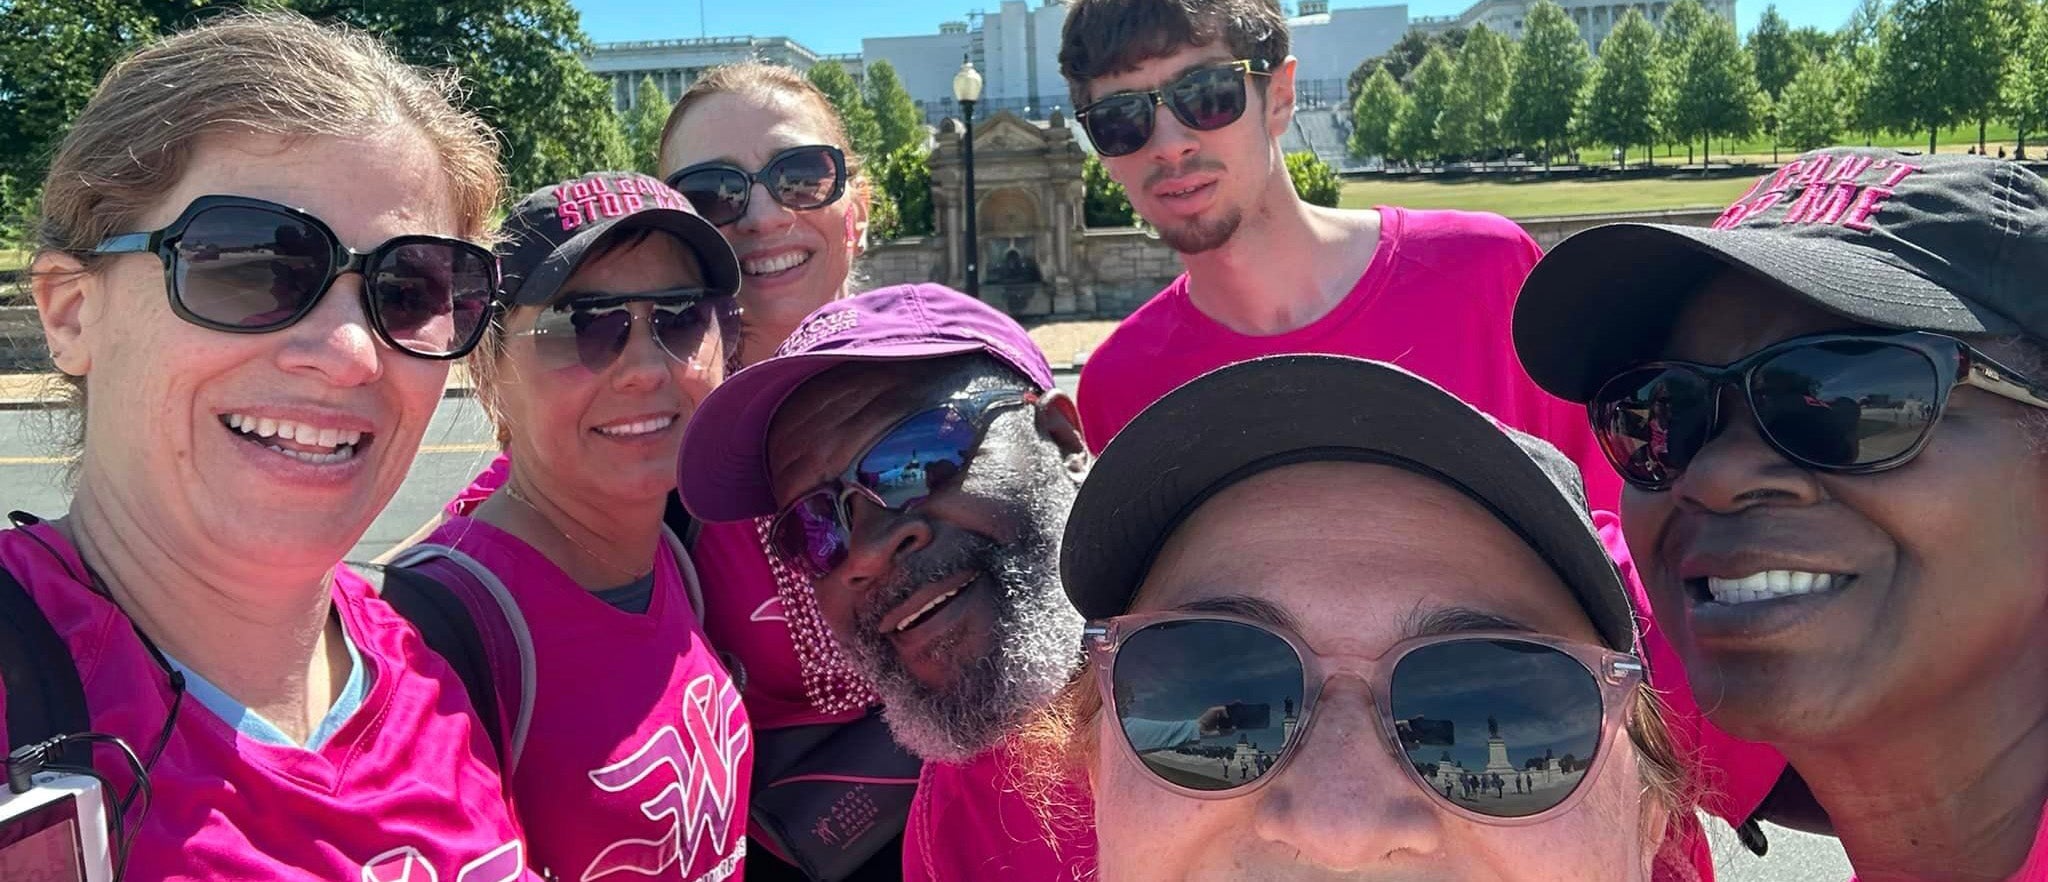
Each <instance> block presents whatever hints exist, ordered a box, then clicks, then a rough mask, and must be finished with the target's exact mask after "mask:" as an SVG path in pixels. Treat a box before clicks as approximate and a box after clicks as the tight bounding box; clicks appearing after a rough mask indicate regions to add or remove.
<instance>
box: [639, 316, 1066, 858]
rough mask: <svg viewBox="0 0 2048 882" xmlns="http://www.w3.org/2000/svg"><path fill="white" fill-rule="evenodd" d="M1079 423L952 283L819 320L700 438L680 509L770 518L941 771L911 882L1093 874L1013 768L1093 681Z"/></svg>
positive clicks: (736, 383) (1001, 320) (1011, 341)
mask: <svg viewBox="0 0 2048 882" xmlns="http://www.w3.org/2000/svg"><path fill="white" fill-rule="evenodd" d="M1078 427H1079V419H1078V416H1077V414H1076V412H1075V408H1074V403H1073V400H1072V399H1071V398H1069V397H1068V396H1067V395H1066V394H1065V393H1063V392H1061V391H1059V390H1058V389H1056V388H1054V386H1053V378H1052V369H1051V368H1050V366H1048V365H1047V364H1046V362H1045V357H1044V356H1043V355H1042V354H1041V353H1040V352H1039V351H1038V348H1037V347H1036V346H1035V345H1034V344H1033V343H1032V342H1031V338H1030V336H1028V335H1027V334H1026V333H1025V332H1024V329H1023V328H1022V327H1020V326H1018V325H1017V323H1016V322H1015V321H1013V320H1011V319H1010V318H1009V317H1008V316H1005V315H1003V314H1002V313H1000V312H997V311H996V310H995V309H993V308H991V307H989V306H988V305H986V304H984V303H982V302H980V301H978V300H975V299H973V298H971V297H967V296H966V295H963V294H960V293H958V292H955V291H952V290H950V289H947V288H944V287H941V286H938V285H914V286H910V285H907V286H898V287H893V288H885V289H882V290H879V291H873V292H869V293H867V294H863V295H860V296H858V297H854V298H851V299H848V300H842V301H838V302H835V303H832V304H829V305H827V306H825V307H823V308H821V309H820V310H818V311H817V312H816V313H813V314H812V315H811V317H810V318H808V319H807V320H805V322H804V324H803V325H802V326H800V327H799V328H798V329H797V331H796V333H794V334H793V335H791V336H790V338H789V340H788V342H786V343H784V344H783V346H782V349H781V350H780V351H778V352H777V353H776V355H775V357H773V358H771V359H769V360H767V361H764V362H761V363H760V364H757V365H755V366H753V367H751V368H749V369H747V370H746V371H743V372H741V373H739V374H737V375H735V376H734V377H733V378H732V379H730V380H727V381H726V383H725V385H724V386H722V387H720V388H719V389H718V390H717V391H716V392H714V393H712V394H711V395H710V396H709V397H707V398H706V399H705V400H704V403H703V405H702V406H701V409H700V412H699V413H698V414H697V415H696V416H695V417H693V418H692V419H691V421H690V429H689V431H688V433H687V434H686V436H685V437H684V440H683V448H682V456H681V467H680V469H679V487H680V489H681V492H682V497H683V501H684V503H685V504H686V505H687V506H688V507H689V509H690V511H691V512H692V513H693V514H695V515H696V516H697V517H699V518H702V519H704V520H707V521H731V520H740V519H746V518H764V519H765V530H766V536H767V538H768V545H769V548H770V555H771V557H772V558H773V559H774V561H775V563H776V564H777V565H778V566H786V567H788V568H790V569H791V570H793V571H795V572H796V573H798V574H800V575H803V576H806V577H808V578H809V579H810V581H811V582H812V584H813V585H814V587H815V590H816V593H817V608H818V610H819V613H820V614H821V615H822V617H823V618H824V620H825V621H824V623H825V625H826V627H827V629H828V630H829V631H830V632H831V633H832V635H833V637H834V638H835V639H836V640H837V641H838V642H839V644H840V646H841V647H842V648H844V649H845V651H846V654H847V656H848V657H849V658H850V659H851V660H852V661H853V663H854V665H855V666H857V667H858V668H859V670H860V673H861V674H862V675H863V676H864V677H866V678H867V679H868V680H869V682H870V683H871V684H872V685H873V686H874V688H875V691H876V693H877V694H878V695H880V696H881V698H882V702H883V716H884V718H885V719H886V720H887V721H888V725H889V729H890V731H891V733H892V734H893V735H894V736H895V739H896V741H897V743H899V744H901V745H903V746H904V747H905V748H906V749H908V750H910V751H911V752H913V753H915V754H917V755H918V756H919V757H922V758H923V759H925V760H926V762H925V766H924V770H923V772H922V774H921V775H920V777H919V782H918V788H917V795H916V797H915V801H914V802H913V804H912V805H911V808H910V818H909V822H908V826H907V828H906V829H905V831H904V847H903V855H904V878H906V879H910V880H922V879H934V880H955V879H961V880H964V879H974V880H984V879H993V880H1002V879H1016V880H1032V882H1043V880H1061V879H1077V878H1080V877H1081V876H1082V874H1084V873H1085V872H1086V871H1087V869H1088V868H1090V867H1092V865H1093V836H1092V831H1090V830H1067V831H1052V830H1048V829H1046V827H1045V825H1044V824H1042V823H1041V822H1040V820H1039V814H1038V812H1037V808H1036V804H1035V803H1034V802H1032V801H1031V799H1030V798H1028V797H1027V795H1026V794H1025V793H1024V788H1023V787H1022V786H1021V784H1022V782H1020V781H1018V780H1014V779H1013V777H1012V775H1013V770H1014V769H1015V768H1016V766H1017V765H1018V764H1017V763H1016V762H1015V761H1014V759H1015V758H1014V757H1013V756H1012V754H1011V752H1010V751H1011V746H1010V737H1011V736H1012V735H1013V734H1014V733H1015V732H1016V731H1017V730H1018V728H1019V727H1020V726H1022V725H1023V724H1024V723H1025V722H1026V721H1027V720H1028V719H1029V718H1030V717H1031V716H1032V715H1033V714H1035V713H1037V712H1038V711H1040V710H1041V709H1043V708H1044V707H1045V706H1046V705H1047V703H1048V702H1050V701H1051V700H1052V698H1053V696H1054V695H1055V694H1056V693H1058V691H1059V690H1060V689H1061V687H1063V686H1064V685H1066V683H1067V682H1068V680H1069V679H1071V677H1072V676H1073V674H1074V671H1075V670H1077V669H1078V667H1079V662H1080V646H1081V628H1082V624H1083V622H1082V619H1081V616H1080V614H1079V613H1077V612H1075V611H1074V609H1073V607H1072V606H1071V605H1070V604H1069V603H1068V601H1067V599H1066V596H1065V594H1064V593H1063V591H1062V590H1061V588H1060V583H1059V575H1058V573H1059V551H1060V549H1059V541H1060V536H1061V534H1062V532H1063V531H1064V529H1065V524H1066V519H1067V513H1068V510H1069V509H1070V508H1071V507H1072V506H1073V502H1074V497H1075V495H1076V492H1077V490H1078V488H1079V486H1080V483H1081V480H1082V479H1083V478H1084V477H1085V476H1086V475H1087V470H1088V463H1089V456H1088V452H1087V447H1086V446H1085V444H1084V443H1083V441H1082V439H1081V434H1080V429H1079V428H1078ZM711 590H713V591H715V590H717V586H715V585H714V586H711ZM1038 795H1040V796H1043V794H1038ZM1075 802H1076V803H1077V804H1079V802H1080V800H1079V799H1078V797H1077V798H1076V800H1075Z"/></svg>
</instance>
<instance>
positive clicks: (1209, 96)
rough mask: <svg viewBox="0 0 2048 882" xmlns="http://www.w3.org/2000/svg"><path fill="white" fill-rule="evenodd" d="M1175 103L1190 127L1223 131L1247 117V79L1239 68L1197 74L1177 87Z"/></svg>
mask: <svg viewBox="0 0 2048 882" xmlns="http://www.w3.org/2000/svg"><path fill="white" fill-rule="evenodd" d="M1173 101H1174V106H1175V107H1176V108H1178V109H1179V110H1180V112H1181V114H1182V115H1183V116H1184V117H1186V118H1187V120H1188V124H1189V125H1192V126H1194V127H1195V128H1197V129H1201V130H1203V131H1214V130H1216V129H1220V128H1223V127H1224V126H1227V125H1230V124H1231V123H1234V122H1236V121H1237V118H1238V117H1239V116H1242V115H1243V114H1244V77H1243V75H1242V74H1241V73H1240V72H1239V71H1238V70H1237V69H1236V68H1223V69H1219V70H1205V71H1197V72H1195V73H1193V74H1190V75H1188V77H1187V78H1186V79H1184V80H1182V81H1180V83H1178V84H1176V86H1175V87H1174V90H1173Z"/></svg>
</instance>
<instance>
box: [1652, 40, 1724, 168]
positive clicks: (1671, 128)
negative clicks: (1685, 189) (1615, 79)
mask: <svg viewBox="0 0 2048 882" xmlns="http://www.w3.org/2000/svg"><path fill="white" fill-rule="evenodd" d="M1711 18H1713V16H1712V15H1709V14H1708V13H1707V10H1706V7H1703V6H1701V5H1700V4H1699V0H1678V2H1677V3H1673V4H1671V8H1670V9H1668V10H1666V11H1665V13H1664V23H1663V28H1662V30H1661V31H1660V33H1659V38H1658V40H1657V119H1658V121H1659V126H1660V128H1661V130H1662V132H1663V134H1664V137H1665V140H1667V141H1671V140H1675V141H1678V142H1680V143H1683V144H1684V145H1685V157H1686V160H1685V161H1686V162H1687V163H1691V162H1692V160H1693V153H1692V142H1693V139H1694V138H1696V137H1698V136H1699V133H1698V132H1694V131H1687V130H1686V129H1685V128H1684V127H1683V126H1684V123H1685V120H1684V118H1682V117H1681V116H1680V115H1679V113H1678V109H1677V106H1676V105H1677V103H1678V99H1679V91H1678V83H1679V80H1680V78H1681V77H1683V76H1684V75H1685V54H1686V53H1687V52H1690V51H1692V43H1693V36H1694V35H1695V34H1697V33H1698V32H1699V30H1700V29H1701V28H1703V27H1705V26H1706V24H1707V21H1708V19H1711Z"/></svg>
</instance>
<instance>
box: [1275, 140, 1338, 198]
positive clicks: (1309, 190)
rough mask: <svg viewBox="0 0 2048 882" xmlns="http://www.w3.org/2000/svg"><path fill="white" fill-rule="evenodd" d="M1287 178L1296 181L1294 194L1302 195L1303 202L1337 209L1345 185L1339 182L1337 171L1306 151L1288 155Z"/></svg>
mask: <svg viewBox="0 0 2048 882" xmlns="http://www.w3.org/2000/svg"><path fill="white" fill-rule="evenodd" d="M1287 176H1288V177H1289V178H1291V179H1293V181H1294V192H1296V193H1299V194H1301V199H1302V201H1303V202H1307V203H1308V204H1310V205H1320V206H1323V207H1324V208H1336V207H1337V197H1338V195H1339V194H1341V193H1342V192H1343V189H1344V185H1343V183H1342V182H1340V181H1338V180H1337V171H1336V169H1333V168H1330V166H1329V164H1328V163H1325V162H1323V161H1322V160H1321V159H1319V158H1317V157H1316V155H1315V154H1314V153H1310V152H1308V151H1306V150H1303V151H1300V152H1297V153H1289V154H1287Z"/></svg>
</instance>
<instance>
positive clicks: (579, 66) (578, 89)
mask: <svg viewBox="0 0 2048 882" xmlns="http://www.w3.org/2000/svg"><path fill="white" fill-rule="evenodd" d="M289 5H290V6H291V7H292V8H294V9H297V10H298V11H300V12H303V13H305V14H306V15H307V16H309V17H311V18H314V19H317V20H322V21H341V22H346V23H348V24H351V25H354V26H356V27H359V28H362V29H363V30H366V31H369V32H371V33H373V34H376V35H378V36H379V37H382V38H383V39H384V41H385V42H386V43H387V44H389V45H390V46H391V47H392V49H393V50H395V51H396V52H397V53H398V55H399V56H400V57H402V58H404V59H405V60H407V61H410V62H412V63H413V64H419V65H426V66H432V67H448V68H454V69H455V70H456V71H458V72H460V73H461V74H462V76H463V79H464V81H465V84H466V85H467V86H468V89H469V96H468V99H467V100H466V102H465V103H466V104H467V105H468V106H469V108H470V109H471V110H473V111H475V112H476V114H477V115H478V116H480V117H483V119H484V121H485V122H486V123H489V124H490V125H491V127H492V128H494V129H496V130H497V131H498V135H499V137H500V139H501V140H502V141H503V149H502V152H501V153H500V154H499V155H500V156H501V158H502V159H503V161H504V165H505V176H506V181H507V183H508V184H509V185H510V186H511V188H512V192H514V193H524V192H526V191H528V190H533V189H536V188H539V187H542V186H545V185H548V184H552V183H555V182H557V181H562V180H567V179H569V178H572V177H575V176H577V175H581V174H584V173H586V172H590V171H595V170H598V169H620V168H631V167H633V154H632V150H631V148H629V147H627V145H626V136H625V128H624V126H622V125H620V123H619V117H618V113H617V112H616V111H615V110H614V108H613V106H612V90H611V88H610V87H609V86H608V85H606V84H605V82H604V81H603V80H601V79H599V78H598V77H597V75H596V74H593V73H591V72H590V71H589V69H587V68H585V67H584V66H583V61H582V59H581V55H582V54H583V53H585V52H587V51H589V49H590V39H589V38H588V37H586V36H585V35H584V33H583V24H582V19H581V18H580V17H579V16H578V15H577V13H576V9H575V7H574V6H572V5H571V4H570V2H569V0H460V2H444V3H421V2H418V0H290V2H289Z"/></svg>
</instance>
